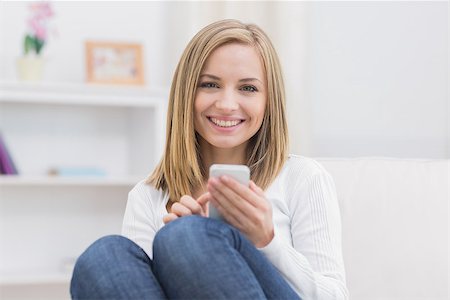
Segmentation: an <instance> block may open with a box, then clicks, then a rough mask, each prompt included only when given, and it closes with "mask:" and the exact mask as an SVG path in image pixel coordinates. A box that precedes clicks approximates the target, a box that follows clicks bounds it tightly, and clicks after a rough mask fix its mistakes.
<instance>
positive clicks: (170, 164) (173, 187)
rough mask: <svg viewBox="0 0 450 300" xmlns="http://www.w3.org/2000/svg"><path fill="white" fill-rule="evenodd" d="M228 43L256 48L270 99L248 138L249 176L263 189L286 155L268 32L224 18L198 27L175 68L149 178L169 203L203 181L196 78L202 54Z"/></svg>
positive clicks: (277, 70)
mask: <svg viewBox="0 0 450 300" xmlns="http://www.w3.org/2000/svg"><path fill="white" fill-rule="evenodd" d="M228 43H241V44H246V45H251V46H253V47H255V49H256V50H257V51H258V53H259V54H260V56H261V60H262V62H263V67H264V70H265V72H266V80H267V87H268V93H267V97H268V101H267V105H266V109H265V114H264V118H263V121H262V124H261V128H260V129H259V130H258V132H257V133H256V134H255V135H254V136H253V137H252V138H251V140H250V142H249V145H248V149H247V165H248V166H249V168H250V171H251V178H252V180H253V181H254V182H255V183H256V184H257V185H258V186H260V187H261V188H262V189H263V190H265V189H266V188H267V187H268V186H269V185H270V184H271V183H272V181H273V180H274V179H275V177H276V176H277V175H278V173H279V172H280V171H281V168H282V167H283V164H284V162H285V161H286V159H287V152H288V131H287V123H286V112H285V92H284V83H283V77H282V72H281V66H280V62H279V59H278V56H277V54H276V51H275V49H274V47H273V45H272V43H271V42H270V40H269V38H268V36H267V35H266V34H265V33H264V32H263V31H262V30H261V29H260V28H259V27H258V26H256V25H253V24H243V23H241V22H240V21H237V20H222V21H218V22H215V23H212V24H210V25H208V26H206V27H205V28H203V29H202V30H200V31H199V32H198V33H197V34H196V35H195V36H194V37H193V38H192V40H191V41H190V42H189V44H188V45H187V47H186V49H185V50H184V52H183V55H182V56H181V59H180V61H179V63H178V66H177V68H176V71H175V74H174V77H173V80H172V86H171V89H170V96H169V105H168V111H167V127H166V129H167V130H166V145H165V152H164V155H163V158H162V159H161V161H160V163H159V164H158V166H157V167H156V168H155V170H154V171H153V173H152V174H151V175H150V177H149V178H148V180H147V182H148V183H150V184H152V185H153V186H154V187H155V188H156V189H162V190H163V191H166V192H168V193H169V199H170V201H172V202H176V201H179V199H180V198H181V196H182V195H191V193H193V191H194V190H195V189H197V188H199V187H202V186H203V182H204V179H205V178H206V176H207V175H206V173H207V172H206V170H203V166H202V164H201V163H200V162H201V158H200V154H199V153H200V151H199V144H198V139H197V135H196V133H195V128H194V100H195V94H196V89H197V82H198V78H199V76H200V72H201V71H202V68H203V66H204V64H205V61H206V59H207V58H208V57H209V55H210V54H211V52H212V51H214V50H215V49H216V48H218V47H220V46H222V45H224V44H228Z"/></svg>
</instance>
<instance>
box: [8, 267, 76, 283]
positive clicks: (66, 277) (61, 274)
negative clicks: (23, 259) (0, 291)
mask: <svg viewBox="0 0 450 300" xmlns="http://www.w3.org/2000/svg"><path fill="white" fill-rule="evenodd" d="M71 277H72V270H66V271H62V270H61V271H58V270H15V271H8V272H2V273H0V286H5V285H25V284H33V285H35V284H67V283H69V282H70V279H71Z"/></svg>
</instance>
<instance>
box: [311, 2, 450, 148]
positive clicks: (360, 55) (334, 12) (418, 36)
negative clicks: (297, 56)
mask: <svg viewBox="0 0 450 300" xmlns="http://www.w3.org/2000/svg"><path fill="white" fill-rule="evenodd" d="M310 8H311V9H310V10H309V22H308V27H309V28H310V38H309V39H308V44H309V50H310V52H309V56H308V58H309V59H308V67H307V68H308V74H309V77H310V78H309V84H308V87H309V89H310V93H309V96H310V98H309V99H310V101H311V103H312V107H313V111H312V114H313V118H312V128H313V129H312V139H313V145H314V153H315V154H316V155H322V156H330V155H331V156H358V155H387V156H400V157H404V156H407V157H449V152H448V151H449V148H448V141H449V140H448V66H449V65H448V4H447V3H445V2H433V3H426V2H380V3H373V2H372V3H371V2H363V3H359V2H349V3H345V4H342V3H331V4H330V3H315V4H314V5H311V7H310Z"/></svg>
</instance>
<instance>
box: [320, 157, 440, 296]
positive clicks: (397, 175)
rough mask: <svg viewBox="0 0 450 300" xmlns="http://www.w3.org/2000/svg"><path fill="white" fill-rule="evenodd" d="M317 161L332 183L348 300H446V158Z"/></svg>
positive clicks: (331, 159) (330, 159)
mask: <svg viewBox="0 0 450 300" xmlns="http://www.w3.org/2000/svg"><path fill="white" fill-rule="evenodd" d="M317 160H318V161H319V162H320V163H321V164H322V165H323V166H324V167H325V168H326V169H327V170H328V171H329V172H330V173H331V175H332V176H333V178H334V181H335V183H336V190H337V194H338V197H339V203H340V210H341V217H342V234H343V236H342V239H343V245H342V247H343V253H344V260H345V265H346V274H347V284H348V288H349V291H350V298H351V299H354V300H368V299H371V300H375V299H377V300H378V299H380V300H381V299H383V300H384V299H386V300H387V299H389V300H393V299H396V300H400V299H402V300H403V299H404V300H406V299H408V300H418V299H421V300H437V299H439V300H444V299H449V294H448V288H449V275H448V267H449V260H448V256H449V248H448V241H449V223H448V216H449V160H419V159H393V158H355V159H334V158H317Z"/></svg>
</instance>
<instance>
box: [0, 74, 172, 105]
mask: <svg viewBox="0 0 450 300" xmlns="http://www.w3.org/2000/svg"><path fill="white" fill-rule="evenodd" d="M166 95H167V91H166V90H165V89H162V88H150V87H132V86H108V85H94V84H73V83H45V82H40V83H23V82H14V81H3V82H0V103H1V102H3V103H35V104H58V105H93V106H109V107H111V106H122V107H155V108H157V107H160V106H161V105H165V104H164V103H162V102H161V101H162V100H161V99H166V98H167V97H166Z"/></svg>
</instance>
